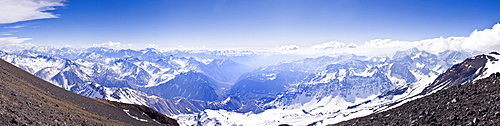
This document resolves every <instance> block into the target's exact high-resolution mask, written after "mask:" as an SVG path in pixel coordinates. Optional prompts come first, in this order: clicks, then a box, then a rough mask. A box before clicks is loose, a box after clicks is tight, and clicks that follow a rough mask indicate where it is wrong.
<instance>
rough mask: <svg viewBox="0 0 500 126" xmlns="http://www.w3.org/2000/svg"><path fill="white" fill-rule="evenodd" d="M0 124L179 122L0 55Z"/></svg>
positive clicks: (142, 125) (144, 123)
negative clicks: (83, 90) (58, 81)
mask: <svg viewBox="0 0 500 126" xmlns="http://www.w3.org/2000/svg"><path fill="white" fill-rule="evenodd" d="M0 125H6V126H8V125H120V126H122V125H141V126H144V125H169V126H177V125H179V124H178V123H177V122H176V121H175V120H174V119H171V118H169V117H167V116H165V115H163V114H161V113H159V112H157V111H155V110H153V109H151V108H148V107H145V106H139V105H131V104H124V103H118V102H111V101H106V100H101V99H94V98H88V97H84V96H80V95H78V94H75V93H72V92H69V91H66V90H64V89H62V88H59V87H57V86H54V85H52V84H50V83H48V82H46V81H44V80H42V79H39V78H37V77H36V76H33V75H31V74H29V73H27V72H25V71H23V70H21V69H19V68H17V67H15V66H13V65H11V64H9V63H7V62H5V61H3V60H1V59H0Z"/></svg>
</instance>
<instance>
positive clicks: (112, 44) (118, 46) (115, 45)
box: [92, 41, 132, 49]
mask: <svg viewBox="0 0 500 126" xmlns="http://www.w3.org/2000/svg"><path fill="white" fill-rule="evenodd" d="M92 47H105V48H111V49H129V48H132V44H122V43H120V42H112V41H108V42H105V43H101V44H92Z"/></svg>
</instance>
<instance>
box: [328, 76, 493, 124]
mask: <svg viewBox="0 0 500 126" xmlns="http://www.w3.org/2000/svg"><path fill="white" fill-rule="evenodd" d="M334 125H373V126H380V125H445V126H450V125H487V126H490V125H500V73H496V74H492V75H490V76H489V77H487V78H484V79H480V80H478V81H476V82H474V83H466V84H463V85H457V86H453V87H451V88H448V89H444V90H440V91H437V92H436V93H434V94H431V95H428V96H425V97H422V98H420V99H416V100H413V101H410V102H408V103H405V104H403V105H401V106H399V107H396V108H394V109H391V110H387V111H384V112H381V113H376V114H371V115H368V116H365V117H360V118H356V119H352V120H348V121H344V122H340V123H338V124H334Z"/></svg>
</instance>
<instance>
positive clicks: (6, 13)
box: [0, 0, 64, 24]
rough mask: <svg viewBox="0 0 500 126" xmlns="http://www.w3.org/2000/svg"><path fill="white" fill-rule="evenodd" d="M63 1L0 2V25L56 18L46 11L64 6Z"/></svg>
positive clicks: (4, 0) (17, 0) (21, 0)
mask: <svg viewBox="0 0 500 126" xmlns="http://www.w3.org/2000/svg"><path fill="white" fill-rule="evenodd" d="M62 2H64V0H0V24H6V23H16V22H20V21H28V20H35V19H45V18H57V17H58V16H57V15H55V14H52V13H50V12H46V11H48V10H54V9H55V8H54V7H56V6H64V4H63V3H62Z"/></svg>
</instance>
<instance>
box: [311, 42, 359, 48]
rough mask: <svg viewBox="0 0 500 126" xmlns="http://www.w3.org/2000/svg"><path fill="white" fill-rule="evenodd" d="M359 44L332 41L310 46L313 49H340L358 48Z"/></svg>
mask: <svg viewBox="0 0 500 126" xmlns="http://www.w3.org/2000/svg"><path fill="white" fill-rule="evenodd" d="M356 47H357V45H356V44H354V43H350V44H347V45H346V44H345V43H343V42H338V41H331V42H327V43H322V44H318V45H313V46H311V47H310V48H312V49H340V48H356Z"/></svg>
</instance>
